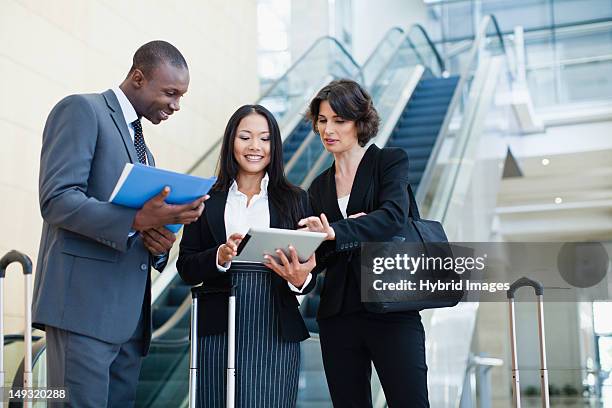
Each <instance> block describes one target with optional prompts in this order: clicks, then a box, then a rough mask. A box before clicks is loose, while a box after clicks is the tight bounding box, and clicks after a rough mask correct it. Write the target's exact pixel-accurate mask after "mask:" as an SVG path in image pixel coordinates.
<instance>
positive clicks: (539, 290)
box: [506, 276, 544, 299]
mask: <svg viewBox="0 0 612 408" xmlns="http://www.w3.org/2000/svg"><path fill="white" fill-rule="evenodd" d="M523 286H531V287H532V288H533V290H534V291H535V294H536V296H542V295H544V286H543V285H542V284H541V283H540V282H538V281H535V280H533V279H529V278H526V277H524V276H523V277H522V278H520V279H518V280H517V281H516V282H514V283H513V284H512V285H510V289H508V290H507V291H506V296H508V299H514V292H516V291H517V290H518V289H519V288H522V287H523Z"/></svg>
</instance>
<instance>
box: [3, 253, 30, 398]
mask: <svg viewBox="0 0 612 408" xmlns="http://www.w3.org/2000/svg"><path fill="white" fill-rule="evenodd" d="M14 262H18V263H20V264H21V268H22V270H23V275H24V278H25V319H26V323H25V332H24V335H23V340H24V346H25V352H24V355H25V361H24V370H23V387H24V388H29V387H32V306H31V305H32V261H31V260H30V258H29V257H28V256H27V255H25V254H22V253H21V252H19V251H14V250H13V251H10V252H8V253H7V254H6V255H4V256H3V257H2V259H0V386H1V387H4V381H5V378H4V310H3V305H4V277H5V275H6V268H7V267H8V266H9V265H10V264H12V263H14ZM1 404H2V403H1V402H0V406H1ZM23 406H24V407H26V408H27V407H30V406H31V402H30V401H24V403H23Z"/></svg>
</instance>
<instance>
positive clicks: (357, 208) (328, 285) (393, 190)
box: [308, 145, 409, 319]
mask: <svg viewBox="0 0 612 408" xmlns="http://www.w3.org/2000/svg"><path fill="white" fill-rule="evenodd" d="M377 165H378V166H380V167H379V171H375V166H377ZM335 173H336V170H335V162H334V163H333V164H332V165H331V167H330V168H328V169H327V170H325V171H324V172H323V173H321V174H320V175H319V176H318V177H317V178H316V179H315V180H314V181H313V182H312V184H311V185H310V188H309V189H308V193H309V197H310V204H311V206H312V210H313V212H314V213H315V214H316V215H320V214H321V213H325V215H326V216H327V218H328V220H329V222H330V223H331V226H332V228H333V229H334V231H335V233H336V239H335V241H326V242H325V243H323V245H321V246H320V247H319V249H318V250H317V266H316V268H315V270H314V271H315V272H320V271H322V270H323V269H326V272H325V281H324V282H325V283H324V285H323V288H322V292H321V303H320V305H319V311H318V315H317V317H318V318H319V319H323V318H326V317H331V316H335V315H338V314H339V313H341V311H342V308H343V302H344V301H345V297H347V296H351V297H352V298H354V299H359V296H360V295H359V293H348V291H351V290H353V291H355V290H357V291H358V286H359V285H349V284H348V280H349V279H348V277H349V273H351V274H353V276H352V279H353V282H360V279H361V278H360V256H359V254H360V252H359V251H360V247H361V243H362V242H387V241H391V240H392V238H393V237H394V236H396V235H397V234H398V233H399V232H400V231H401V230H402V228H403V226H404V225H405V224H406V223H407V222H408V213H409V198H408V183H409V181H408V156H407V155H406V152H404V151H403V150H402V149H399V148H385V149H382V150H381V149H379V148H378V147H377V146H376V145H371V146H370V147H369V148H368V150H367V151H366V153H365V155H364V156H363V158H362V159H361V162H360V163H359V167H358V168H357V173H356V175H355V180H354V181H353V186H352V188H351V196H350V198H349V202H348V206H347V209H346V210H347V211H346V213H347V214H348V215H351V214H356V213H359V212H365V213H367V215H365V216H362V217H359V218H355V219H349V218H347V219H344V218H343V217H342V213H341V212H340V208H339V207H338V197H337V193H336V180H335ZM377 173H379V174H380V177H376V174H377ZM379 179H380V180H379ZM374 194H377V195H378V199H377V200H374V197H373V195H374ZM374 202H378V203H379V204H378V208H371V207H372V205H373V204H372V203H374ZM357 301H359V300H357Z"/></svg>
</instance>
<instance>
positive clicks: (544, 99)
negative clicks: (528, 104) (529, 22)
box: [524, 21, 612, 108]
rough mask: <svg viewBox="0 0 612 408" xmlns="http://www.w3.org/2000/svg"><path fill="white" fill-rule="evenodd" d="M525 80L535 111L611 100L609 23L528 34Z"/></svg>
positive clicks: (611, 24) (611, 37) (611, 33)
mask: <svg viewBox="0 0 612 408" xmlns="http://www.w3.org/2000/svg"><path fill="white" fill-rule="evenodd" d="M524 38H525V40H524V49H525V56H526V68H525V70H526V80H527V86H528V88H529V90H530V94H531V96H532V99H533V102H534V106H535V107H536V108H544V107H553V106H557V105H566V104H575V103H583V102H593V101H610V99H612V75H610V72H612V21H610V22H603V23H596V24H587V25H580V26H572V27H564V28H557V29H555V30H554V31H553V30H542V31H537V32H528V33H525V36H524Z"/></svg>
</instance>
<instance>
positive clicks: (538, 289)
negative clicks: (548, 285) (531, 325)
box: [506, 277, 550, 408]
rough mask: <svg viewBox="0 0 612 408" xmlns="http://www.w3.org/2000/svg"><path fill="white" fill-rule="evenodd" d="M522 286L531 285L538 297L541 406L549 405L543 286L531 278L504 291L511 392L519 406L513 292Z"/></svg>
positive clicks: (515, 404)
mask: <svg viewBox="0 0 612 408" xmlns="http://www.w3.org/2000/svg"><path fill="white" fill-rule="evenodd" d="M523 286H531V287H532V288H533V290H534V291H535V294H536V297H537V298H538V337H539V339H540V388H541V390H540V393H541V395H542V406H543V407H545V408H549V407H550V398H549V395H548V369H547V366H546V340H545V336H544V286H543V285H542V284H541V283H540V282H538V281H535V280H533V279H529V278H526V277H522V278H520V279H518V280H517V281H516V282H514V283H513V284H512V285H510V289H508V291H507V292H506V295H507V297H508V303H509V305H510V346H511V349H512V394H513V396H514V407H515V408H520V407H521V388H520V383H519V370H518V354H517V350H516V324H515V319H514V294H515V292H516V291H517V290H518V289H520V288H522V287H523Z"/></svg>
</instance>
